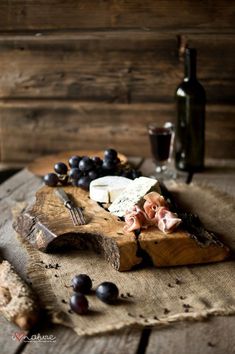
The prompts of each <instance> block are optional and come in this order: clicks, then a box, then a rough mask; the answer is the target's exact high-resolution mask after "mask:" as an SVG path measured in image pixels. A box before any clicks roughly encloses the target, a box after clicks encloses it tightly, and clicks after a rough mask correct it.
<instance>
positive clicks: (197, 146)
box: [175, 48, 206, 172]
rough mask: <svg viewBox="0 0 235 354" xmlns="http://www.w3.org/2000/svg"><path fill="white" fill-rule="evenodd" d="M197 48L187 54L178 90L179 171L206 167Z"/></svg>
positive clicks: (204, 98) (203, 104)
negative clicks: (182, 78) (197, 73)
mask: <svg viewBox="0 0 235 354" xmlns="http://www.w3.org/2000/svg"><path fill="white" fill-rule="evenodd" d="M196 56H197V52H196V49H192V48H187V49H186V51H185V76H184V80H183V82H181V84H180V85H179V86H178V88H177V90H176V107H177V122H176V144H175V165H176V168H177V169H178V170H182V171H188V172H199V171H202V170H203V168H204V155H205V151H204V150H205V104H206V94H205V90H204V88H203V87H202V85H201V84H200V83H199V82H198V80H197V76H196Z"/></svg>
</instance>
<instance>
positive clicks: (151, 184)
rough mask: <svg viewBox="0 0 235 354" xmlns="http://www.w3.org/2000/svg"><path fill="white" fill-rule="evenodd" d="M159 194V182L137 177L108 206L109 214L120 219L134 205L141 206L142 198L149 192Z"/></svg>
mask: <svg viewBox="0 0 235 354" xmlns="http://www.w3.org/2000/svg"><path fill="white" fill-rule="evenodd" d="M153 191H155V192H158V193H161V189H160V185H159V182H158V181H157V180H156V179H153V178H148V177H139V178H136V179H135V180H134V181H132V182H131V183H130V184H129V185H128V186H127V188H126V189H125V190H124V191H123V192H122V193H121V194H120V195H119V196H118V197H117V198H116V199H115V201H114V202H113V203H112V204H111V205H110V207H109V211H110V213H112V214H114V215H116V216H119V217H122V216H124V215H125V213H126V211H127V210H131V209H132V207H133V206H134V205H136V204H137V205H139V206H142V205H143V203H144V199H143V197H144V196H145V195H146V194H147V193H150V192H153Z"/></svg>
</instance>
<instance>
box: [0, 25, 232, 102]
mask: <svg viewBox="0 0 235 354" xmlns="http://www.w3.org/2000/svg"><path fill="white" fill-rule="evenodd" d="M126 38H128V40H126ZM234 44H235V33H234V34H232V33H230V34H223V33H221V34H195V33H187V34H178V33H174V32H170V33H169V32H167V33H162V32H155V31H149V32H146V31H140V30H139V31H138V30H135V31H134V30H128V31H127V32H123V31H115V32H111V31H104V32H100V31H93V32H92V31H90V32H85V33H84V32H70V33H66V32H61V33H52V34H47V33H45V34H42V35H41V36H39V37H37V36H35V35H33V34H29V35H22V34H19V35H6V36H2V37H1V36H0V45H1V52H0V64H1V68H2V74H1V77H0V97H2V98H4V97H11V98H47V99H48V98H68V99H72V98H76V99H77V100H79V101H90V102H95V101H96V102H108V103H113V102H116V103H118V102H120V103H135V102H136V103H140V102H153V103H154V102H173V100H174V93H175V90H176V87H177V85H178V84H179V83H180V81H181V80H182V78H183V72H184V69H183V53H184V49H185V47H186V45H189V46H193V47H196V48H197V49H198V78H199V80H200V81H201V82H202V84H203V86H204V87H205V89H206V92H207V102H209V103H218V102H221V103H230V104H233V99H234V97H233V92H234V89H235V76H234V72H235V60H234V59H235V49H234V48H235V46H234ZM221 53H223V55H221ZM215 58H216V60H215ZM29 63H30V65H29ZM221 68H223V70H222V69H221Z"/></svg>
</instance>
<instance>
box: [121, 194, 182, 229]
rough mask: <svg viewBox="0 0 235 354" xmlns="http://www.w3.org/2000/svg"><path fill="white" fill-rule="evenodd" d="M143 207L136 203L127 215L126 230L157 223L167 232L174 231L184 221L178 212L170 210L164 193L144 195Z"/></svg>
mask: <svg viewBox="0 0 235 354" xmlns="http://www.w3.org/2000/svg"><path fill="white" fill-rule="evenodd" d="M144 199H145V202H144V205H143V209H141V208H140V207H139V206H137V205H135V206H134V207H133V208H132V210H128V211H127V212H126V215H125V222H126V225H125V226H124V231H126V232H129V231H134V230H138V229H141V228H143V227H145V228H147V227H148V226H151V225H155V226H157V227H158V229H159V230H161V231H162V232H164V233H165V234H168V233H171V232H173V231H174V230H175V229H176V228H177V227H178V226H179V224H180V223H181V222H182V220H181V219H180V218H178V215H177V214H176V213H172V212H171V211H170V210H169V205H168V203H167V201H166V200H165V199H164V197H163V196H162V195H160V194H159V193H157V192H151V193H148V194H146V195H145V196H144Z"/></svg>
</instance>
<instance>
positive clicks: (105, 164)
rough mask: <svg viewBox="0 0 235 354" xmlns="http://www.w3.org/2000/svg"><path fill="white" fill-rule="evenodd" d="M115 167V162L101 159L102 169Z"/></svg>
mask: <svg viewBox="0 0 235 354" xmlns="http://www.w3.org/2000/svg"><path fill="white" fill-rule="evenodd" d="M115 167H116V165H115V163H113V161H112V160H104V161H103V165H102V168H103V170H106V171H112V170H114V169H115Z"/></svg>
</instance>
